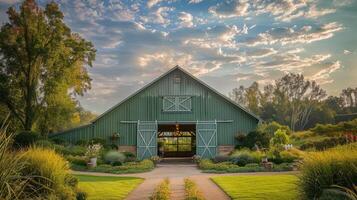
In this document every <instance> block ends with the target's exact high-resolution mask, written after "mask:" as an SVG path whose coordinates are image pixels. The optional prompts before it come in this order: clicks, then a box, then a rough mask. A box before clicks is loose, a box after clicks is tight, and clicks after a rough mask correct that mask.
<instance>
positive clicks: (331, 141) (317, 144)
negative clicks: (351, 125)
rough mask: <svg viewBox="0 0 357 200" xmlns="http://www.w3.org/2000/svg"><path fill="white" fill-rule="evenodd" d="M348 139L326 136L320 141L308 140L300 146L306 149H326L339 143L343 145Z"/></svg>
mask: <svg viewBox="0 0 357 200" xmlns="http://www.w3.org/2000/svg"><path fill="white" fill-rule="evenodd" d="M346 143H347V140H346V138H345V137H332V138H326V139H323V140H320V141H310V142H307V143H305V144H303V145H301V146H300V149H302V150H306V149H311V148H313V149H316V150H319V151H321V150H326V149H328V148H332V147H335V146H338V145H343V144H346Z"/></svg>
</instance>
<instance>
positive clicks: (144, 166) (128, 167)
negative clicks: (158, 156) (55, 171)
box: [71, 160, 154, 174]
mask: <svg viewBox="0 0 357 200" xmlns="http://www.w3.org/2000/svg"><path fill="white" fill-rule="evenodd" d="M71 169H72V170H76V171H89V172H103V173H112V174H127V173H141V172H148V171H151V170H152V169H154V163H153V162H152V161H151V160H142V161H134V162H125V163H123V164H122V165H120V166H113V165H109V164H99V165H98V166H97V167H93V168H88V167H87V166H83V165H78V164H73V163H72V164H71Z"/></svg>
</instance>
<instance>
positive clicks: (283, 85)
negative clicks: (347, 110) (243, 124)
mask: <svg viewBox="0 0 357 200" xmlns="http://www.w3.org/2000/svg"><path fill="white" fill-rule="evenodd" d="M230 96H231V98H232V99H233V100H235V101H237V102H238V103H241V104H243V105H245V106H246V107H247V108H248V109H250V110H251V111H252V112H254V113H256V114H259V115H260V116H261V117H262V118H263V119H264V120H267V121H277V122H279V123H281V124H285V125H289V126H290V128H291V129H292V130H302V129H304V128H305V127H306V125H309V126H310V124H308V122H309V117H310V116H311V113H312V112H314V111H316V112H320V113H321V111H320V110H321V109H320V108H317V106H320V107H321V105H320V102H321V101H322V100H323V99H324V97H325V96H326V92H325V91H324V90H323V89H321V88H320V86H319V85H318V84H317V83H316V82H315V81H309V80H305V79H304V76H303V75H301V74H287V75H285V76H283V77H282V78H280V79H278V80H276V81H275V83H274V84H269V85H266V86H265V87H264V89H263V91H260V89H259V85H258V83H256V82H254V83H253V84H252V85H251V86H250V87H248V88H245V87H243V86H240V87H239V88H238V89H233V91H232V93H231V94H230ZM323 108H325V107H323ZM329 116H330V115H329ZM328 120H329V119H328ZM328 120H327V119H326V120H324V121H328Z"/></svg>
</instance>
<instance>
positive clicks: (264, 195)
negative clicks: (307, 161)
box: [212, 175, 298, 200]
mask: <svg viewBox="0 0 357 200" xmlns="http://www.w3.org/2000/svg"><path fill="white" fill-rule="evenodd" d="M212 180H213V181H214V182H215V183H216V184H217V185H219V186H220V187H221V188H222V189H223V190H224V191H225V192H226V193H227V194H228V195H229V196H230V197H231V198H232V199H239V200H257V199H267V200H268V199H274V200H293V199H297V196H298V193H297V189H296V188H297V185H296V183H297V180H298V178H297V177H296V176H294V175H242V176H220V177H213V178H212Z"/></svg>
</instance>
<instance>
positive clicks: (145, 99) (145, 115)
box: [54, 69, 258, 145]
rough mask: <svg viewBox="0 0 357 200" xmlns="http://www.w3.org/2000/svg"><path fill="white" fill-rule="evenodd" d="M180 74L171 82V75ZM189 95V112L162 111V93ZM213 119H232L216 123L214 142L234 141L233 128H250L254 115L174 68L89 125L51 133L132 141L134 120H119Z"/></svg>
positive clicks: (232, 142) (135, 131)
mask: <svg viewBox="0 0 357 200" xmlns="http://www.w3.org/2000/svg"><path fill="white" fill-rule="evenodd" d="M177 76H178V77H180V78H181V81H180V83H175V81H174V77H177ZM168 95H185V96H192V111H191V112H177V113H176V112H173V113H171V112H163V110H162V105H163V102H162V101H163V96H168ZM137 120H141V121H155V120H158V121H197V120H198V121H214V120H233V122H232V123H218V127H217V132H218V138H217V139H218V145H234V144H235V139H234V136H235V135H236V133H237V132H243V133H248V132H249V131H251V130H253V129H254V128H255V127H256V126H257V124H258V119H256V118H255V117H253V116H252V115H250V114H248V113H247V112H246V111H244V110H242V109H241V108H239V107H237V106H236V105H234V104H232V103H231V102H229V101H228V100H226V99H225V98H223V97H221V96H220V95H218V94H216V93H215V92H213V91H211V90H210V89H208V88H207V87H206V86H204V85H202V84H201V83H199V82H198V81H196V80H194V79H193V78H192V77H190V76H189V75H187V74H185V72H183V71H181V70H180V69H175V70H173V71H172V72H170V73H169V74H167V75H166V76H164V77H162V78H161V79H159V80H158V81H157V82H155V83H154V84H152V85H150V86H149V87H148V88H146V89H144V90H143V91H141V92H139V93H138V94H136V95H134V96H132V97H131V98H129V99H127V100H126V101H124V102H123V103H121V104H120V105H119V106H116V107H115V108H114V109H112V110H110V111H109V112H107V113H105V114H104V115H102V116H101V117H100V118H98V119H97V120H96V121H94V122H93V124H92V125H90V126H86V127H83V128H78V129H74V130H69V131H66V132H64V133H61V134H57V135H56V136H54V137H61V138H64V139H69V140H70V141H71V142H73V141H76V140H78V139H87V138H88V137H90V136H91V137H101V138H104V139H107V140H108V141H109V137H110V136H111V135H112V134H113V133H114V132H117V133H120V139H119V142H118V144H120V145H136V134H137V128H136V124H130V123H120V122H121V121H137Z"/></svg>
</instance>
